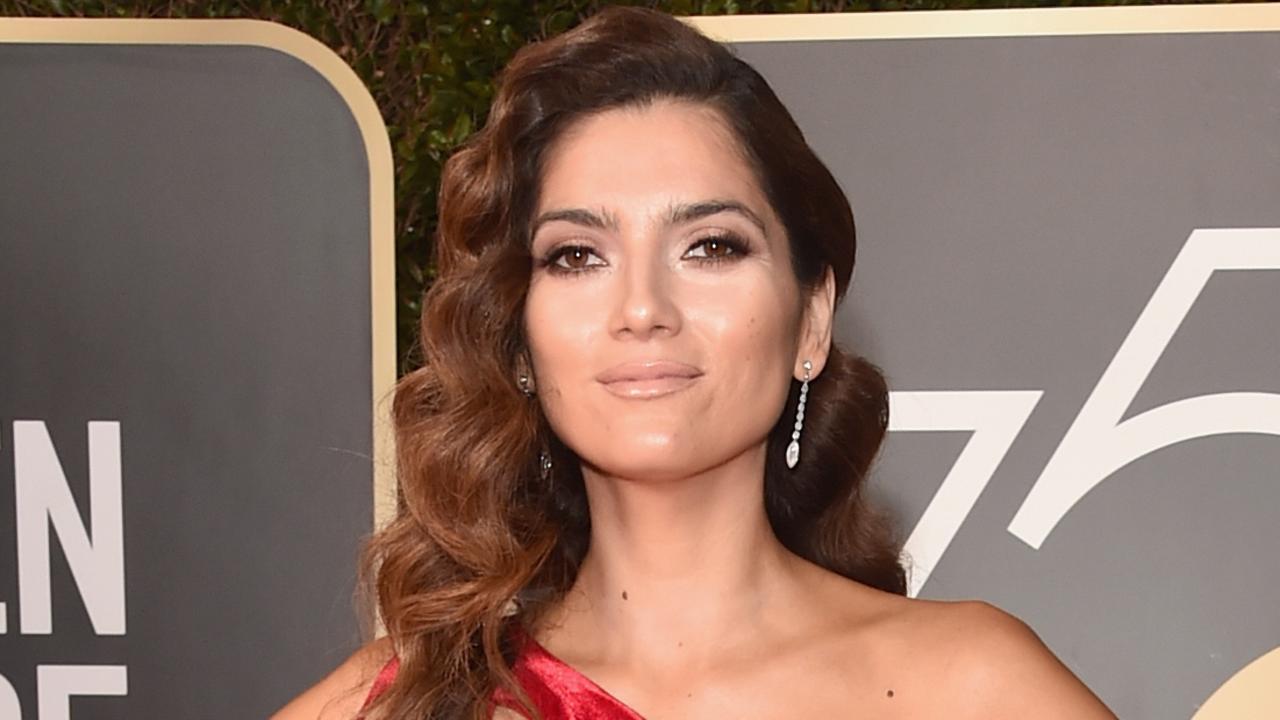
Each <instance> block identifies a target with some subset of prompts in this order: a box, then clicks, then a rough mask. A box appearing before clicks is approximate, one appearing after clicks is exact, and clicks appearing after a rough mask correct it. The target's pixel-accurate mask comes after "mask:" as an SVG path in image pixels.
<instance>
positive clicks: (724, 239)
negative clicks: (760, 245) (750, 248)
mask: <svg viewBox="0 0 1280 720" xmlns="http://www.w3.org/2000/svg"><path fill="white" fill-rule="evenodd" d="M698 248H701V249H702V252H701V253H697V254H693V255H691V257H692V258H693V259H695V260H705V261H708V262H719V261H721V260H728V259H729V258H732V257H735V256H739V255H746V254H747V247H746V243H744V242H742V241H741V240H738V239H737V238H734V237H730V236H728V235H715V236H712V237H707V238H703V239H702V240H699V241H698V242H697V243H695V244H694V246H693V247H692V248H690V249H689V250H690V252H693V251H694V250H697V249H698Z"/></svg>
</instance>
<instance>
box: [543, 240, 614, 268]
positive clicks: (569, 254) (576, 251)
mask: <svg viewBox="0 0 1280 720" xmlns="http://www.w3.org/2000/svg"><path fill="white" fill-rule="evenodd" d="M591 257H596V254H595V252H593V251H592V250H591V248H589V247H587V246H585V245H565V246H563V247H560V248H558V249H556V250H555V251H553V252H552V253H551V254H550V255H548V256H547V258H546V259H545V260H543V261H542V265H543V267H546V268H547V269H548V270H550V271H552V272H556V273H578V272H585V271H587V270H589V269H590V268H591V267H593V266H596V265H603V264H604V263H601V262H588V260H589V259H590V258H591Z"/></svg>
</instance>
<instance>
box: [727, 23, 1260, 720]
mask: <svg viewBox="0 0 1280 720" xmlns="http://www.w3.org/2000/svg"><path fill="white" fill-rule="evenodd" d="M737 50H738V51H739V53H740V54H741V56H742V57H743V58H744V59H746V60H747V61H748V62H751V63H752V64H753V65H754V66H755V67H756V68H757V69H759V70H760V71H761V72H762V73H763V74H764V75H765V76H766V77H767V78H768V79H769V81H770V83H771V84H772V85H773V86H774V88H775V89H776V90H777V91H778V93H779V95H780V96H781V97H782V99H783V101H784V102H785V103H786V104H787V105H788V107H790V108H791V110H792V111H793V113H794V114H795V115H796V117H797V119H798V121H799V122H800V125H801V126H802V128H804V130H805V132H806V134H807V136H808V138H809V140H810V142H811V143H812V144H813V145H814V146H815V148H816V149H817V151H818V153H819V155H820V156H821V157H823V158H824V159H825V160H826V161H827V163H828V164H829V165H830V167H831V168H832V169H833V171H834V172H835V174H836V176H837V177H838V178H839V180H840V182H841V184H842V185H843V187H844V188H845V190H846V191H847V193H848V195H849V197H850V199H851V201H852V203H853V207H854V213H855V216H856V218H857V220H858V228H859V233H860V236H859V257H858V269H857V272H856V280H855V282H854V284H853V290H852V292H851V294H850V297H849V298H848V299H847V301H846V303H845V305H844V306H843V308H842V310H841V312H840V315H839V319H838V323H839V328H838V333H837V339H838V341H839V342H841V343H843V344H845V345H846V346H848V347H850V348H852V349H855V350H857V351H859V352H862V353H864V354H866V355H868V356H869V357H870V358H871V359H872V360H874V361H875V362H877V363H879V364H881V365H882V366H883V368H884V369H885V371H886V373H887V375H888V377H889V380H890V385H891V388H892V389H893V390H894V391H895V396H894V401H893V413H894V415H895V425H896V426H898V427H896V429H895V432H892V433H890V438H889V440H888V443H887V446H886V450H885V453H884V455H883V457H882V462H881V464H880V465H879V469H878V472H877V475H876V480H875V482H876V488H877V490H878V492H879V495H880V496H881V497H882V498H884V499H887V500H888V501H889V502H890V503H891V504H892V505H893V507H894V508H895V510H896V512H897V513H898V515H899V517H900V518H901V519H902V521H903V524H904V528H905V530H906V531H910V530H911V529H912V528H913V527H914V525H915V523H916V522H917V521H918V520H919V519H920V518H921V516H922V514H923V513H924V511H925V508H926V506H928V505H929V503H930V501H931V500H932V499H933V498H934V496H935V493H936V492H938V490H939V488H940V485H941V484H942V480H943V478H944V476H947V474H948V472H949V471H951V469H952V467H953V465H954V464H956V462H957V459H958V457H959V455H960V453H961V451H962V449H964V448H965V446H966V443H968V442H970V438H971V437H972V439H973V440H972V442H973V443H974V444H975V445H977V444H978V443H979V440H978V437H979V435H980V434H981V433H977V432H975V433H973V434H972V435H970V434H969V433H968V432H967V431H965V430H963V429H960V428H962V427H964V426H965V424H966V422H970V421H972V423H973V424H971V425H969V427H970V428H972V427H975V426H976V425H982V426H983V427H984V428H987V427H991V428H993V431H992V433H990V434H988V435H986V438H988V439H989V438H991V437H996V440H997V442H996V443H995V446H994V447H992V448H987V450H985V451H983V452H985V456H986V459H987V461H989V462H988V465H993V464H994V463H998V467H986V468H985V469H984V468H983V467H976V466H975V467H971V468H969V469H966V470H962V471H959V472H958V475H957V476H956V477H955V482H956V483H957V484H964V483H966V482H967V483H969V485H970V486H972V487H973V488H976V489H977V491H978V494H977V495H976V496H975V497H974V499H975V502H974V503H973V505H972V509H971V511H968V510H967V509H966V507H965V506H964V505H960V504H956V503H955V502H952V500H951V499H950V498H949V499H947V500H944V501H943V503H944V505H945V507H943V506H942V505H940V506H938V507H937V508H934V509H933V510H931V511H933V512H938V511H941V512H942V514H944V515H950V516H951V517H952V519H953V522H957V523H959V524H958V531H957V532H956V533H955V535H954V538H953V539H952V540H951V542H950V544H949V546H946V547H945V553H943V554H942V555H941V560H940V561H939V562H938V563H937V564H936V567H935V568H933V572H932V574H931V575H929V576H928V579H927V582H925V583H924V585H923V588H922V590H921V592H920V595H921V596H922V597H933V598H973V597H976V598H984V599H987V600H989V601H991V602H993V603H995V604H997V605H999V606H1001V607H1003V608H1005V609H1006V610H1009V611H1011V612H1013V613H1014V614H1016V615H1018V616H1020V617H1021V618H1023V619H1024V620H1026V621H1027V622H1028V623H1029V624H1030V625H1032V626H1033V627H1034V628H1035V630H1036V631H1037V632H1038V633H1039V634H1040V636H1041V637H1042V638H1043V639H1044V640H1045V641H1046V643H1047V644H1048V645H1049V646H1050V647H1051V648H1052V649H1053V650H1054V651H1055V652H1056V653H1057V654H1058V655H1059V656H1060V657H1061V658H1062V659H1063V660H1064V661H1065V662H1066V663H1067V664H1068V665H1069V666H1070V667H1071V668H1072V669H1074V670H1075V671H1076V672H1077V673H1078V674H1079V675H1080V676H1081V677H1082V678H1083V679H1084V680H1085V682H1086V683H1087V684H1088V685H1090V686H1091V687H1092V688H1093V689H1094V690H1095V691H1096V692H1097V693H1098V694H1099V695H1100V696H1101V697H1102V698H1103V699H1104V700H1105V701H1106V702H1107V703H1108V704H1109V705H1110V706H1111V707H1112V708H1113V709H1114V710H1115V711H1116V712H1117V713H1118V714H1119V715H1120V716H1121V717H1124V718H1151V719H1153V720H1155V719H1161V720H1163V719H1166V718H1189V717H1191V716H1192V715H1193V714H1194V712H1195V711H1196V709H1197V708H1198V707H1199V705H1200V704H1201V703H1202V702H1204V700H1205V699H1206V698H1207V697H1208V696H1209V695H1210V694H1211V693H1212V692H1213V691H1214V690H1215V689H1216V688H1218V687H1219V686H1220V685H1221V684H1222V683H1223V682H1224V681H1226V680H1227V678H1229V677H1230V676H1231V675H1232V674H1234V673H1235V672H1236V671H1237V670H1238V669H1240V668H1241V667H1243V666H1245V665H1247V664H1248V663H1249V662H1250V661H1251V660H1253V659H1254V658H1257V657H1258V656H1260V655H1262V654H1263V653H1265V652H1267V651H1270V650H1272V649H1273V648H1276V647H1277V646H1280V613H1277V612H1276V609H1275V608H1276V596H1277V591H1278V590H1280V563H1278V562H1277V557H1276V548H1277V543H1278V542H1280V523H1277V522H1276V520H1277V515H1278V514H1280V513H1278V512H1277V511H1278V510H1280V482H1277V480H1278V478H1277V475H1278V472H1277V469H1276V468H1277V467H1280V438H1277V437H1276V436H1275V435H1276V434H1277V433H1280V429H1277V423H1278V422H1280V404H1277V401H1278V400H1280V395H1275V394H1274V393H1277V392H1280V360H1278V359H1277V358H1280V323H1277V321H1276V317H1277V311H1278V310H1280V272H1271V271H1268V270H1265V269H1238V270H1223V271H1219V272H1213V273H1212V274H1211V275H1210V276H1209V278H1208V281H1207V283H1205V284H1204V287H1203V291H1202V292H1199V294H1198V296H1193V295H1190V293H1191V291H1193V290H1195V283H1193V282H1190V281H1187V282H1181V281H1180V282H1176V283H1174V282H1172V281H1171V284H1170V286H1169V288H1168V291H1169V292H1168V294H1167V296H1166V297H1165V298H1164V299H1162V300H1161V302H1159V303H1157V304H1159V305H1160V306H1161V308H1164V310H1161V308H1154V309H1152V311H1151V313H1150V317H1148V318H1147V319H1148V320H1149V321H1150V322H1148V323H1146V327H1148V328H1150V327H1152V326H1153V325H1154V324H1156V323H1157V321H1158V320H1160V319H1161V318H1160V317H1157V316H1158V315H1162V316H1164V320H1165V322H1166V325H1167V324H1168V320H1169V318H1172V320H1173V321H1174V325H1173V327H1175V328H1176V332H1175V333H1174V334H1173V335H1172V338H1171V340H1170V341H1169V342H1168V345H1167V347H1164V348H1163V351H1161V348H1160V343H1159V341H1158V339H1153V338H1152V337H1151V336H1144V337H1136V335H1137V334H1138V333H1135V338H1134V342H1133V343H1132V344H1131V346H1130V348H1129V350H1130V351H1132V352H1130V353H1129V354H1130V355H1131V356H1137V355H1146V356H1151V357H1153V358H1154V357H1156V356H1158V361H1156V362H1155V363H1154V367H1153V368H1152V369H1151V371H1150V373H1149V374H1145V373H1143V372H1137V374H1136V375H1133V377H1131V378H1129V379H1127V380H1125V381H1124V382H1118V383H1116V382H1113V383H1110V384H1108V385H1107V386H1105V387H1102V388H1101V389H1100V395H1099V397H1098V398H1097V399H1096V400H1097V401H1098V402H1103V401H1106V402H1109V403H1110V404H1112V405H1116V406H1117V409H1116V412H1117V413H1118V412H1120V411H1123V418H1124V419H1126V420H1127V419H1130V418H1133V417H1136V416H1139V415H1141V414H1142V413H1144V412H1146V411H1149V410H1152V409H1155V408H1159V407H1160V406H1163V405H1166V404H1168V403H1171V402H1173V401H1177V400H1183V399H1187V398H1194V397H1196V396H1202V395H1216V394H1220V393H1241V392H1253V393H1268V395H1265V396H1259V397H1254V398H1252V399H1249V398H1246V399H1248V400H1249V401H1250V403H1252V404H1248V403H1245V404H1241V403H1236V402H1235V399H1234V398H1228V401H1223V402H1219V399H1214V400H1213V401H1212V402H1210V403H1203V404H1202V405H1203V406H1196V407H1193V408H1190V410H1192V411H1194V412H1188V413H1186V414H1187V415H1188V416H1189V419H1185V422H1184V419H1177V418H1173V419H1169V418H1164V419H1163V420H1162V422H1161V424H1160V425H1161V426H1160V428H1157V430H1158V432H1157V433H1156V434H1162V438H1163V439H1162V438H1157V439H1156V441H1155V442H1154V444H1155V446H1156V448H1157V449H1154V450H1153V451H1151V452H1146V453H1141V454H1140V456H1139V457H1138V458H1137V459H1135V460H1133V462H1131V463H1129V464H1127V465H1124V466H1122V467H1119V468H1118V469H1116V470H1115V471H1114V472H1108V471H1106V470H1105V469H1102V470H1093V471H1094V472H1095V474H1097V475H1098V476H1099V479H1101V482H1100V483H1099V484H1098V485H1097V486H1096V488H1094V489H1093V491H1092V492H1089V493H1087V494H1086V495H1084V496H1083V497H1082V498H1081V499H1080V500H1079V502H1076V503H1075V504H1074V505H1073V506H1070V507H1071V509H1070V511H1069V512H1067V513H1066V514H1065V515H1064V516H1063V517H1062V518H1061V520H1060V522H1058V523H1057V524H1056V526H1055V527H1053V528H1052V530H1051V532H1049V534H1048V535H1047V537H1045V538H1043V542H1041V543H1038V544H1039V549H1036V548H1035V547H1034V545H1035V544H1036V543H1032V542H1028V541H1027V540H1026V539H1024V538H1022V537H1020V536H1016V535H1015V534H1014V533H1013V532H1011V530H1010V525H1011V522H1012V521H1013V519H1014V517H1015V515H1016V514H1017V513H1018V511H1019V508H1020V507H1021V506H1022V504H1023V502H1024V500H1025V499H1026V498H1027V497H1028V493H1029V492H1030V491H1031V489H1032V486H1033V485H1035V484H1036V483H1037V480H1038V479H1039V478H1040V476H1041V473H1042V472H1043V471H1044V470H1045V468H1046V465H1047V463H1048V461H1049V459H1050V457H1051V455H1052V454H1053V453H1054V451H1055V449H1057V448H1058V445H1059V443H1061V442H1062V440H1063V439H1064V435H1065V434H1066V433H1067V430H1068V428H1069V427H1070V426H1071V424H1072V423H1073V421H1074V420H1075V418H1076V416H1077V414H1079V413H1080V412H1081V409H1082V407H1083V406H1084V403H1085V400H1086V399H1087V398H1089V396H1090V394H1091V393H1092V392H1093V391H1094V388H1095V386H1096V385H1098V384H1099V381H1100V379H1101V378H1102V375H1103V372H1104V370H1106V369H1107V368H1108V366H1109V364H1110V363H1111V362H1112V358H1113V357H1114V356H1116V355H1117V352H1118V351H1119V350H1120V348H1121V345H1122V343H1123V342H1124V341H1125V339H1126V337H1127V336H1128V335H1129V334H1130V330H1131V329H1132V328H1134V326H1135V323H1136V321H1137V320H1138V319H1139V316H1140V314H1141V313H1143V310H1144V308H1146V306H1147V304H1148V301H1149V300H1151V299H1152V297H1153V293H1154V291H1155V290H1156V288H1157V286H1158V285H1160V283H1161V281H1162V279H1163V278H1164V277H1165V275H1166V273H1167V272H1168V271H1169V270H1170V269H1171V266H1172V265H1173V263H1174V259H1175V257H1177V256H1178V255H1179V252H1180V251H1181V250H1182V249H1183V247H1184V245H1185V244H1187V243H1188V238H1189V237H1190V236H1191V234H1192V232H1193V231H1194V230H1196V229H1197V228H1280V33H1249V34H1232V35H1224V34H1200V35H1192V34H1182V35H1172V34H1171V35H1146V36H1082V37H1041V38H1013V37H1010V38H963V39H929V40H849V41H828V42H792V41H787V42H769V43H763V42H759V43H740V44H738V45H737ZM815 78H817V79H818V80H817V81H815ZM1196 245H1197V247H1198V249H1199V250H1201V251H1202V252H1201V253H1200V255H1198V256H1195V257H1193V256H1192V255H1190V254H1189V255H1188V256H1187V257H1184V258H1183V261H1184V263H1183V264H1184V267H1186V268H1191V266H1193V265H1197V263H1198V266H1200V267H1205V266H1206V263H1208V264H1209V265H1211V264H1213V263H1214V262H1218V263H1219V264H1223V265H1225V264H1227V260H1222V259H1221V258H1227V256H1228V255H1232V254H1234V255H1237V256H1248V257H1250V258H1253V259H1252V260H1250V261H1249V262H1245V263H1241V264H1243V265H1249V264H1250V263H1252V264H1253V265H1254V266H1255V267H1259V268H1262V267H1267V266H1270V267H1274V268H1275V269H1276V270H1280V230H1275V231H1270V232H1255V233H1247V234H1246V233H1238V234H1231V233H1202V234H1201V235H1200V236H1198V238H1197V243H1196ZM1218 256H1221V258H1218ZM1197 258H1199V260H1198V259H1197ZM1215 258H1218V259H1215ZM1191 297H1198V299H1196V300H1195V302H1194V303H1193V304H1192V305H1191V306H1190V308H1189V311H1188V312H1186V313H1185V317H1183V315H1184V314H1183V313H1181V311H1179V310H1178V309H1177V308H1176V307H1175V306H1177V305H1178V303H1179V302H1184V304H1185V301H1186V300H1188V299H1189V298H1191ZM1166 300H1167V302H1166ZM1157 334H1158V333H1157ZM1153 353H1154V355H1153ZM1137 364H1138V365H1141V363H1140V362H1139V363H1137ZM1118 369H1119V368H1118ZM1112 379H1113V380H1115V377H1113V378H1112ZM1126 389H1128V390H1129V392H1132V391H1134V390H1136V397H1134V398H1133V400H1132V402H1126V400H1127V395H1126ZM950 391H986V392H984V394H971V395H945V396H944V395H941V394H937V393H943V392H950ZM990 391H1021V392H1020V394H1017V395H1014V396H1005V395H996V394H994V393H991V392H990ZM924 392H928V393H933V394H930V395H926V394H923V393H924ZM908 393H911V394H910V395H908ZM917 393H918V394H917ZM1040 393H1042V394H1040ZM1254 400H1256V401H1257V402H1253V401H1254ZM1006 401H1008V402H1006ZM1215 403H1216V407H1211V406H1212V405H1214V404H1215ZM1246 405H1247V407H1246ZM1028 413H1029V414H1028ZM1024 416H1025V419H1026V422H1025V425H1021V424H1020V423H1021V420H1022V418H1023V417H1024ZM1210 416H1212V417H1210ZM1120 419H1121V418H1120V417H1116V418H1113V420H1120ZM1180 423H1181V425H1185V427H1188V428H1190V427H1192V426H1193V425H1196V424H1197V423H1198V424H1199V425H1197V427H1198V426H1206V425H1207V426H1213V427H1216V428H1217V432H1218V433H1219V434H1214V435H1210V436H1207V437H1198V438H1197V437H1190V438H1185V439H1183V440H1182V441H1177V436H1178V435H1179V434H1181V435H1188V434H1189V435H1192V436H1194V435H1196V434H1199V431H1196V430H1195V429H1194V428H1192V430H1191V431H1182V432H1181V433H1180V431H1179V427H1181V425H1180ZM1019 428H1020V432H1019ZM1103 429H1105V428H1103ZM1001 432H1004V436H1003V437H1001ZM1106 437H1107V434H1106V433H1105V432H1103V433H1102V434H1101V435H1099V436H1096V437H1095V436H1088V435H1087V434H1086V435H1082V436H1081V442H1080V443H1079V445H1077V446H1076V448H1078V449H1064V451H1063V458H1061V465H1060V470H1061V471H1062V475H1061V477H1060V479H1062V480H1063V481H1064V482H1069V481H1078V480H1079V478H1080V477H1083V475H1080V473H1086V472H1089V471H1090V462H1091V461H1092V460H1093V459H1094V458H1093V455H1094V454H1096V453H1099V452H1101V450H1102V448H1101V447H1099V446H1100V445H1102V444H1104V441H1105V440H1106ZM1010 443H1011V444H1010ZM1005 448H1007V454H1005V452H1004V450H1005ZM979 454H981V453H979ZM979 465H981V463H979ZM991 470H994V474H993V475H992V474H991ZM1102 478H1105V479H1102ZM988 479H989V482H988ZM1073 479H1074V480H1073ZM1049 480H1050V478H1048V477H1046V478H1045V479H1044V480H1042V481H1041V482H1042V483H1044V484H1049ZM983 483H985V488H983V487H982V484H983ZM1039 492H1047V491H1039ZM962 494H963V493H962ZM970 494H971V495H972V491H971V492H970ZM946 503H950V504H946ZM944 524H945V523H944ZM943 539H944V540H945V534H944V537H943ZM944 545H945V543H942V542H941V541H939V540H937V539H934V540H930V541H928V542H923V543H917V544H916V545H915V549H916V550H918V551H928V552H927V553H925V554H928V553H934V554H936V553H937V552H938V551H939V549H940V548H942V547H943V546H944ZM918 572H919V571H917V573H918Z"/></svg>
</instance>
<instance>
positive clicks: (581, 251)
mask: <svg viewBox="0 0 1280 720" xmlns="http://www.w3.org/2000/svg"><path fill="white" fill-rule="evenodd" d="M590 255H591V253H590V252H588V251H587V250H586V248H580V247H575V248H569V249H567V250H565V252H564V254H562V255H561V256H560V257H562V258H565V260H566V263H565V264H566V265H568V266H569V267H571V268H573V269H574V270H579V269H581V268H584V267H586V266H587V257H588V256H590Z"/></svg>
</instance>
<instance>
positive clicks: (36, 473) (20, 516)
mask: <svg viewBox="0 0 1280 720" xmlns="http://www.w3.org/2000/svg"><path fill="white" fill-rule="evenodd" d="M88 435H89V519H90V523H89V524H90V526H91V527H92V528H93V533H92V534H90V532H89V530H88V529H87V528H86V527H85V523H84V521H83V520H82V519H81V517H80V512H79V511H78V510H77V509H76V502H75V498H74V497H73V496H72V494H71V487H70V485H69V484H68V482H67V476H66V473H65V472H63V469H62V463H61V462H60V461H59V460H58V453H57V451H56V450H55V449H54V447H53V439H52V438H50V437H49V430H48V428H46V427H45V424H44V423H43V422H42V421H39V420H17V421H14V423H13V471H14V507H15V514H16V515H17V523H16V527H17V535H18V537H17V550H18V563H17V564H18V602H19V607H18V610H19V617H20V620H19V623H20V632H21V634H23V635H50V634H52V633H53V591H52V587H51V585H52V582H51V578H50V563H51V558H50V555H49V539H50V537H49V536H50V534H51V532H52V534H56V535H57V536H58V543H59V544H60V545H61V546H62V551H63V555H64V556H65V557H66V560H67V566H68V567H69V568H70V570H71V577H72V578H73V579H74V580H75V583H76V588H77V589H79V591H80V598H81V600H82V601H83V602H84V606H85V610H86V611H87V612H88V615H89V620H90V622H91V623H92V624H93V631H94V634H95V635H124V634H125V592H124V589H125V578H124V508H123V492H122V482H121V479H122V475H123V472H122V468H121V461H120V423H118V422H114V421H103V422H91V423H89V426H88ZM7 618H8V615H7V608H6V606H5V603H3V602H0V635H3V634H5V633H7V632H8V629H9V628H8V623H7ZM36 686H37V689H36V698H37V699H36V705H37V715H36V716H37V717H39V718H40V720H68V718H70V717H71V698H72V697H73V696H77V695H80V696H85V695H115V696H119V695H126V694H128V669H127V668H126V667H125V666H124V665H38V666H37V667H36ZM19 717H22V707H21V703H20V702H19V700H18V693H17V691H15V690H14V688H13V685H11V684H10V683H9V681H8V680H6V679H5V678H4V676H2V675H0V718H19Z"/></svg>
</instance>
